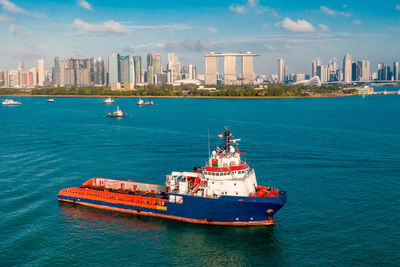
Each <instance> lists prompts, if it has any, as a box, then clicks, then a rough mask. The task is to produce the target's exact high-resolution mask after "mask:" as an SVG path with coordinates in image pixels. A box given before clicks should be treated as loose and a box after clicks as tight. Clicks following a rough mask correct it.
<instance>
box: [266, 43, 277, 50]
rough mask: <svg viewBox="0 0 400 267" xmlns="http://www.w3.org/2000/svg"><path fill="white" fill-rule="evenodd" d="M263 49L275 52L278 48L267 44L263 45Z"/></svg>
mask: <svg viewBox="0 0 400 267" xmlns="http://www.w3.org/2000/svg"><path fill="white" fill-rule="evenodd" d="M263 47H264V48H265V49H267V50H268V51H275V50H276V47H275V46H273V45H270V44H265V45H263Z"/></svg>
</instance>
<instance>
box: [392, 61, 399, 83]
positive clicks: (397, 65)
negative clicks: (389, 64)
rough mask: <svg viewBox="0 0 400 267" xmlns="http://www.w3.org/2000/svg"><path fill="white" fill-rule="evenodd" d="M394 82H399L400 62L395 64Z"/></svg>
mask: <svg viewBox="0 0 400 267" xmlns="http://www.w3.org/2000/svg"><path fill="white" fill-rule="evenodd" d="M393 80H395V81H398V80H399V62H398V61H395V62H394V64H393Z"/></svg>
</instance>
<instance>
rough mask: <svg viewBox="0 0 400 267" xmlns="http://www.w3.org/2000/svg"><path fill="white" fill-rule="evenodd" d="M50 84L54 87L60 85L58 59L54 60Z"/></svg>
mask: <svg viewBox="0 0 400 267" xmlns="http://www.w3.org/2000/svg"><path fill="white" fill-rule="evenodd" d="M51 75H52V82H53V84H54V85H60V59H59V58H58V57H55V58H54V67H53V69H52V72H51Z"/></svg>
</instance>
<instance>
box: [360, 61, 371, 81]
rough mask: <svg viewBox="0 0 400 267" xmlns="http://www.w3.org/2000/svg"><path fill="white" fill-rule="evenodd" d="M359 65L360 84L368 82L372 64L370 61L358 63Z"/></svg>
mask: <svg viewBox="0 0 400 267" xmlns="http://www.w3.org/2000/svg"><path fill="white" fill-rule="evenodd" d="M358 65H359V66H360V79H359V81H360V82H368V81H369V80H370V76H371V70H370V65H371V64H370V62H369V61H368V60H361V61H358Z"/></svg>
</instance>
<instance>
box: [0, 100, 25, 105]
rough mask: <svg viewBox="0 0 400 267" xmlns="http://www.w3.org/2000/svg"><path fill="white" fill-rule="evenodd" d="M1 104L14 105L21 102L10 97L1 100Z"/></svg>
mask: <svg viewBox="0 0 400 267" xmlns="http://www.w3.org/2000/svg"><path fill="white" fill-rule="evenodd" d="M2 104H3V105H5V106H16V105H21V102H18V101H14V100H12V99H5V100H4V101H3V102H2Z"/></svg>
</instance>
